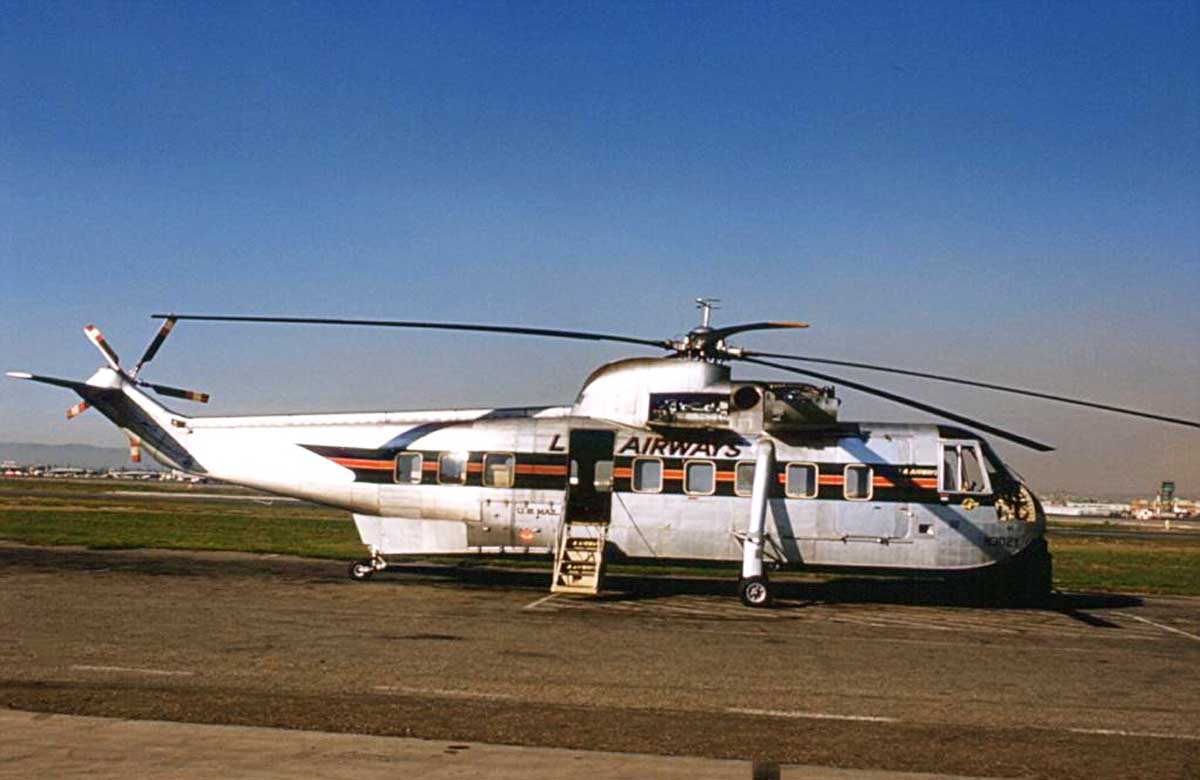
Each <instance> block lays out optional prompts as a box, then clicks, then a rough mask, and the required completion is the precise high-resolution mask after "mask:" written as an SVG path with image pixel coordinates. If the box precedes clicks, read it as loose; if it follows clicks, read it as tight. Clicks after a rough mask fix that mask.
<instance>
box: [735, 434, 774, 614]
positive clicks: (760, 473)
mask: <svg viewBox="0 0 1200 780" xmlns="http://www.w3.org/2000/svg"><path fill="white" fill-rule="evenodd" d="M774 470H775V445H774V444H772V443H771V440H770V439H767V438H763V439H760V440H759V442H758V455H757V457H756V459H755V464H754V486H753V490H752V491H751V493H750V524H749V526H747V528H746V540H745V542H743V543H742V576H741V577H740V578H738V598H740V599H741V600H742V603H743V604H745V605H746V606H747V607H769V606H771V587H770V585H769V584H768V582H767V573H766V571H765V570H764V569H763V542H764V540H765V537H766V524H767V500H768V498H769V496H770V489H771V481H770V480H771V474H773V473H774Z"/></svg>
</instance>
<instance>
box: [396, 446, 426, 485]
mask: <svg viewBox="0 0 1200 780" xmlns="http://www.w3.org/2000/svg"><path fill="white" fill-rule="evenodd" d="M422 460H423V459H422V458H421V453H419V452H402V453H400V454H399V455H397V456H396V472H395V474H393V479H394V480H395V481H396V482H399V483H401V484H411V485H415V484H418V483H419V482H420V481H421V465H422Z"/></svg>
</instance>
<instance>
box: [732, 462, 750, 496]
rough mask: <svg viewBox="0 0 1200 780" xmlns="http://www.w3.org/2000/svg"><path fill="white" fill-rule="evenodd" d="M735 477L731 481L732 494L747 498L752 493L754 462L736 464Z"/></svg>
mask: <svg viewBox="0 0 1200 780" xmlns="http://www.w3.org/2000/svg"><path fill="white" fill-rule="evenodd" d="M736 468H737V476H736V478H735V479H734V481H733V492H734V493H735V494H737V495H739V496H748V495H750V494H751V493H753V492H754V461H752V460H744V461H742V462H741V463H739V464H737V467H736Z"/></svg>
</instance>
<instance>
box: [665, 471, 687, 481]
mask: <svg viewBox="0 0 1200 780" xmlns="http://www.w3.org/2000/svg"><path fill="white" fill-rule="evenodd" d="M662 475H663V479H683V469H663V474H662Z"/></svg>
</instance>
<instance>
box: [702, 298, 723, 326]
mask: <svg viewBox="0 0 1200 780" xmlns="http://www.w3.org/2000/svg"><path fill="white" fill-rule="evenodd" d="M720 302H721V299H720V298H697V299H696V308H697V309H703V310H704V314H702V315H701V318H700V327H702V328H707V327H708V323H709V321H710V320H711V319H712V310H713V309H719V308H721V307H720V306H718V305H717V304H718V303H720Z"/></svg>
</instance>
